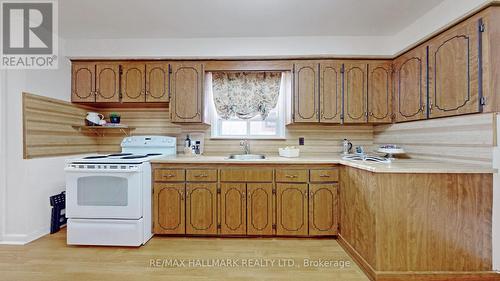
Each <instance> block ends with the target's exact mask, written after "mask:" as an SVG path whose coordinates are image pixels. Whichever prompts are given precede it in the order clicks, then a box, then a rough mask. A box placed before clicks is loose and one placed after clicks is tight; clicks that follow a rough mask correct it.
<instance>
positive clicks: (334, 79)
mask: <svg viewBox="0 0 500 281" xmlns="http://www.w3.org/2000/svg"><path fill="white" fill-rule="evenodd" d="M341 68H342V64H340V63H333V62H331V63H328V62H325V63H321V64H320V69H319V74H320V78H319V80H320V83H319V85H320V88H319V107H320V117H319V122H321V123H341V121H342V119H341V116H342V73H341Z"/></svg>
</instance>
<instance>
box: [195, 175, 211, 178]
mask: <svg viewBox="0 0 500 281" xmlns="http://www.w3.org/2000/svg"><path fill="white" fill-rule="evenodd" d="M194 177H195V178H206V177H208V175H206V174H198V175H194Z"/></svg>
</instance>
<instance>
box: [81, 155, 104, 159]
mask: <svg viewBox="0 0 500 281" xmlns="http://www.w3.org/2000/svg"><path fill="white" fill-rule="evenodd" d="M102 158H108V156H107V155H96V156H87V157H84V158H83V159H102Z"/></svg>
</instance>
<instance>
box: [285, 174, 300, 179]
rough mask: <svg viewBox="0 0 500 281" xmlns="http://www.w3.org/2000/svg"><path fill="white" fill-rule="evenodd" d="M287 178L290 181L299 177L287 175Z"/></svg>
mask: <svg viewBox="0 0 500 281" xmlns="http://www.w3.org/2000/svg"><path fill="white" fill-rule="evenodd" d="M285 177H287V178H289V179H294V178H296V177H297V175H285Z"/></svg>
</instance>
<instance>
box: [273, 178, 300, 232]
mask: <svg viewBox="0 0 500 281" xmlns="http://www.w3.org/2000/svg"><path fill="white" fill-rule="evenodd" d="M307 189H308V188H307V184H305V183H278V184H277V185H276V197H277V198H276V221H277V226H276V234H277V235H290V236H302V235H307V233H308V214H307V204H308V202H307V201H308V196H307V193H308V190H307Z"/></svg>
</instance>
